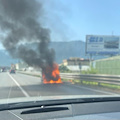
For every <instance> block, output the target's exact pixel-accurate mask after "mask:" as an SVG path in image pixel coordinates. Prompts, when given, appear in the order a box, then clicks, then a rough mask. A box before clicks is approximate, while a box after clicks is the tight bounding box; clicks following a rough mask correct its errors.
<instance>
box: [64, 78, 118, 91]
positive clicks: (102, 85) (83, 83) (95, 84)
mask: <svg viewBox="0 0 120 120" xmlns="http://www.w3.org/2000/svg"><path fill="white" fill-rule="evenodd" d="M62 81H64V82H70V83H72V84H78V85H91V86H100V87H107V88H111V89H119V90H120V85H114V84H109V83H102V82H94V81H86V80H68V79H62Z"/></svg>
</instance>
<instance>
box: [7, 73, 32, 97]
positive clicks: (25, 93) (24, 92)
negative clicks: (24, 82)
mask: <svg viewBox="0 0 120 120" xmlns="http://www.w3.org/2000/svg"><path fill="white" fill-rule="evenodd" d="M8 75H9V76H10V78H11V79H12V80H13V81H14V82H15V83H16V85H17V86H18V87H19V88H20V90H21V91H22V92H23V94H24V95H25V96H26V97H30V96H29V95H28V93H27V92H26V91H25V90H24V89H23V88H22V87H21V86H20V84H19V83H18V82H17V81H16V80H15V79H14V78H13V77H12V76H11V75H10V74H9V73H8Z"/></svg>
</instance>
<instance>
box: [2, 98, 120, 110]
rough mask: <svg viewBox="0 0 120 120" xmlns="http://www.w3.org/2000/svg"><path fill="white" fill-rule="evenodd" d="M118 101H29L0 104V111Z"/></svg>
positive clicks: (110, 99) (96, 99)
mask: <svg viewBox="0 0 120 120" xmlns="http://www.w3.org/2000/svg"><path fill="white" fill-rule="evenodd" d="M110 101H120V97H117V96H113V97H99V98H74V99H59V100H41V101H30V102H20V103H9V104H1V105H0V111H3V110H14V109H26V108H34V107H41V106H44V107H45V106H56V105H66V104H77V103H91V102H110Z"/></svg>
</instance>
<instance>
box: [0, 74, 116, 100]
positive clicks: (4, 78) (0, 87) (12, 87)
mask: <svg viewBox="0 0 120 120" xmlns="http://www.w3.org/2000/svg"><path fill="white" fill-rule="evenodd" d="M105 94H107V95H111V94H114V93H111V92H109V91H103V90H98V89H95V88H89V87H85V86H80V85H73V84H70V83H62V84H42V83H41V78H39V77H34V76H29V75H24V74H20V73H16V74H9V73H8V72H3V73H0V99H6V98H18V97H31V96H59V95H105Z"/></svg>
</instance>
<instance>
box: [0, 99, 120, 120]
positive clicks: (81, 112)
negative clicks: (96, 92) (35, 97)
mask: <svg viewBox="0 0 120 120" xmlns="http://www.w3.org/2000/svg"><path fill="white" fill-rule="evenodd" d="M0 119H1V120H8V119H9V120H44V119H54V120H73V119H75V120H77V119H78V120H84V119H85V120H93V119H94V120H101V119H105V120H113V119H114V120H119V119H120V101H110V102H94V103H80V104H79V103H77V104H66V105H55V106H46V107H43V108H41V107H35V108H27V109H16V110H5V111H0Z"/></svg>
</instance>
